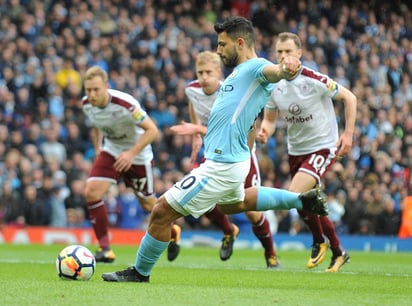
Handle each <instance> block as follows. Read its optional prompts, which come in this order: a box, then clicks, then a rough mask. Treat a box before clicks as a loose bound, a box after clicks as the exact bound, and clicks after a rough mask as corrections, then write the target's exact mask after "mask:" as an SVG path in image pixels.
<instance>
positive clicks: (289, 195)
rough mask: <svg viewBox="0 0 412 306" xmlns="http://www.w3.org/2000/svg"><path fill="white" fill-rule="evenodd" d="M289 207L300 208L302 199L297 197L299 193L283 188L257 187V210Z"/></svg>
mask: <svg viewBox="0 0 412 306" xmlns="http://www.w3.org/2000/svg"><path fill="white" fill-rule="evenodd" d="M291 208H297V209H302V201H301V200H300V198H299V193H296V192H291V191H288V190H285V189H277V188H270V187H262V186H260V187H258V192H257V200H256V210H257V211H266V210H282V209H291Z"/></svg>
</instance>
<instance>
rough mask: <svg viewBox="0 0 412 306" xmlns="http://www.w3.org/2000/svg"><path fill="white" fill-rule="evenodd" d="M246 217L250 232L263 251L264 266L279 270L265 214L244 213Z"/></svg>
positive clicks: (255, 212) (256, 212)
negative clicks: (257, 240) (250, 227)
mask: <svg viewBox="0 0 412 306" xmlns="http://www.w3.org/2000/svg"><path fill="white" fill-rule="evenodd" d="M245 214H246V217H247V218H248V220H249V222H250V223H251V224H252V231H253V233H254V234H255V236H256V238H257V239H259V241H260V243H261V244H262V247H263V248H264V250H265V253H264V255H265V260H266V266H267V267H268V268H279V267H280V262H279V259H278V257H277V255H276V250H275V247H274V244H273V237H272V233H271V231H270V224H269V221H268V219H267V218H266V216H265V214H264V213H262V212H260V211H259V212H258V211H247V212H245Z"/></svg>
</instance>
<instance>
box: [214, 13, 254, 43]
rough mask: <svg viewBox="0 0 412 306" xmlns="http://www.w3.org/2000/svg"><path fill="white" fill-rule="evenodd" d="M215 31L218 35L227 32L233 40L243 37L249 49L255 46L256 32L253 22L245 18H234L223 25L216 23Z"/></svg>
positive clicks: (230, 18)
mask: <svg viewBox="0 0 412 306" xmlns="http://www.w3.org/2000/svg"><path fill="white" fill-rule="evenodd" d="M215 31H216V33H217V34H220V33H222V32H226V34H227V35H228V36H229V37H230V38H231V39H233V40H235V39H237V38H239V37H242V38H244V40H245V42H246V44H247V45H248V46H249V47H251V46H253V45H254V44H255V31H254V29H253V25H252V22H251V21H250V20H248V19H246V18H244V17H240V16H233V17H229V18H227V19H226V20H225V21H224V22H222V23H216V24H215Z"/></svg>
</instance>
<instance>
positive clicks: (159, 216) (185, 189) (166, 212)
mask: <svg viewBox="0 0 412 306" xmlns="http://www.w3.org/2000/svg"><path fill="white" fill-rule="evenodd" d="M200 168H202V166H201V167H199V168H196V169H195V170H192V172H191V173H190V174H189V175H187V176H185V177H184V178H183V179H182V180H181V181H179V182H177V183H176V184H175V185H174V187H172V188H170V189H169V190H168V191H166V192H165V193H164V194H163V195H162V196H161V197H160V198H158V199H157V202H156V205H155V206H154V208H153V210H152V212H151V214H150V218H149V226H148V229H147V232H146V234H145V236H144V237H143V239H142V241H141V243H140V247H139V249H138V251H137V255H136V262H135V264H134V266H133V267H130V268H128V269H126V270H122V271H117V272H111V273H104V274H103V275H102V278H103V279H104V280H105V281H115V282H148V281H149V276H150V273H151V271H152V269H153V267H154V265H155V264H156V262H157V261H158V260H159V258H160V256H161V254H162V253H163V252H164V250H166V248H167V246H168V244H169V240H170V237H171V234H170V224H171V223H172V222H173V221H175V220H176V219H178V218H180V217H182V216H186V215H188V214H191V215H192V216H194V217H195V218H198V217H200V216H201V215H203V214H205V213H206V212H207V211H209V210H210V209H211V208H212V207H213V206H214V203H216V201H218V199H219V197H220V194H221V193H220V192H216V190H218V189H219V188H221V190H223V191H225V190H227V187H225V186H220V185H221V184H219V183H220V181H217V180H213V179H210V178H209V177H208V176H207V175H208V174H209V172H208V167H204V168H205V171H202V170H199V169H200ZM194 172H196V173H194ZM213 172H214V171H212V173H213ZM239 185H240V183H239ZM242 190H243V189H242Z"/></svg>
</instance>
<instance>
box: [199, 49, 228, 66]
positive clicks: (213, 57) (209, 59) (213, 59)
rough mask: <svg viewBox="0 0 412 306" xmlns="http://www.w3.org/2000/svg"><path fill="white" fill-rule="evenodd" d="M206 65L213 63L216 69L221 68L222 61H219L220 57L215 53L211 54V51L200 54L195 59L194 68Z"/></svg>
mask: <svg viewBox="0 0 412 306" xmlns="http://www.w3.org/2000/svg"><path fill="white" fill-rule="evenodd" d="M207 63H213V64H215V65H216V67H221V66H222V61H221V60H220V56H219V55H218V54H217V53H216V52H211V51H202V52H200V53H199V54H198V55H197V58H196V66H197V65H204V64H207Z"/></svg>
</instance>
